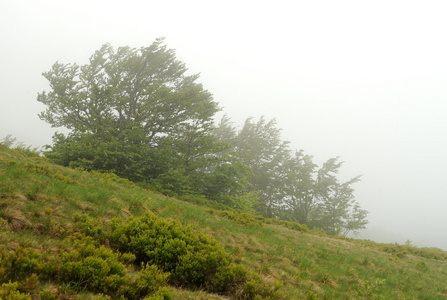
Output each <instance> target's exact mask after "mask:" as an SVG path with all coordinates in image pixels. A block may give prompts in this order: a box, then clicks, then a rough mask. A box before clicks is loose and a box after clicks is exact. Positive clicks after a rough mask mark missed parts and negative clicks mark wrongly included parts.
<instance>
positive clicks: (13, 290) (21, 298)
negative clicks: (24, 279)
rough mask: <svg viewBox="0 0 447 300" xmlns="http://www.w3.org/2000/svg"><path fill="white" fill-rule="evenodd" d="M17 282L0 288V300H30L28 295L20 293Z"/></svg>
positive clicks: (4, 284)
mask: <svg viewBox="0 0 447 300" xmlns="http://www.w3.org/2000/svg"><path fill="white" fill-rule="evenodd" d="M19 286H20V284H19V283H18V282H9V283H3V284H2V285H1V286H0V299H5V300H31V296H30V295H29V294H24V293H21V292H20V291H19V290H18V289H19Z"/></svg>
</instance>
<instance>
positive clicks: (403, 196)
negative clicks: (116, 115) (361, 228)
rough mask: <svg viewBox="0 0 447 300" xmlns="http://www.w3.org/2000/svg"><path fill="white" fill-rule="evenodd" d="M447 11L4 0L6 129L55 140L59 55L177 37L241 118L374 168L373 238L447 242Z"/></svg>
mask: <svg viewBox="0 0 447 300" xmlns="http://www.w3.org/2000/svg"><path fill="white" fill-rule="evenodd" d="M446 12H447V2H445V1H427V0H425V1H393V0H388V1H377V0H376V1H359V0H355V1H345V0H339V1H281V0H275V1H241V0H238V1H234V0H231V1H228V0H227V1H219V2H218V1H180V0H179V1H136V0H126V1H119V2H118V1H102V0H101V1H94V0H88V1H87V0H77V1H60V0H51V1H50V0H48V1H39V0H33V1H31V0H21V1H14V0H0V46H1V47H0V50H1V52H0V54H1V55H0V68H1V69H0V138H3V137H5V136H6V135H7V134H12V135H13V136H15V137H17V139H18V140H20V141H23V142H25V143H26V144H27V145H34V146H41V145H44V144H50V143H51V136H52V135H53V133H54V131H55V129H52V128H50V126H49V125H47V124H46V123H45V122H43V121H41V120H39V118H38V117H37V114H38V113H39V112H40V111H42V110H43V109H44V106H42V105H41V104H40V103H38V102H37V100H36V96H37V93H38V92H41V91H43V90H48V84H47V82H46V80H45V79H44V78H43V77H42V76H41V73H42V72H44V71H47V70H49V69H50V67H51V65H52V64H53V63H54V62H56V61H60V62H63V63H73V62H77V63H79V64H84V63H87V61H88V58H89V57H90V55H92V54H93V52H94V51H95V50H98V49H99V48H100V46H101V45H103V44H105V43H111V44H112V45H113V46H114V47H119V46H127V45H129V46H132V47H140V46H149V45H150V44H151V43H152V42H153V41H154V40H155V38H157V37H166V45H167V46H168V47H169V48H174V49H176V51H177V57H178V59H180V60H181V61H183V62H184V63H186V65H187V67H189V69H190V71H191V73H201V77H200V79H199V81H200V82H201V83H203V85H204V87H205V88H206V89H208V90H209V91H210V92H211V93H213V94H214V98H215V100H216V101H217V102H219V103H220V105H221V106H222V107H223V112H224V113H226V114H227V115H228V116H230V117H231V118H233V120H234V121H235V122H236V124H238V125H242V123H243V121H244V120H245V119H246V118H247V117H249V116H253V117H255V118H258V117H260V116H261V115H264V116H265V117H266V118H267V119H271V118H276V119H277V122H278V127H280V128H282V129H283V134H284V139H285V140H289V141H291V142H292V146H293V148H297V149H304V151H305V152H306V153H307V154H311V155H314V157H315V161H316V162H317V163H321V162H323V161H324V160H327V159H329V158H331V157H335V156H340V157H341V159H342V160H343V161H345V165H344V167H343V169H342V174H341V176H342V177H343V178H345V179H348V178H350V177H353V176H356V175H358V174H363V179H362V182H360V183H358V184H357V186H356V197H357V200H358V201H359V202H360V204H361V206H362V207H363V208H365V209H367V210H368V211H369V212H370V215H369V220H370V222H371V224H370V225H369V230H368V232H366V233H364V235H363V237H364V238H374V239H377V240H379V241H386V242H399V243H403V242H405V240H407V239H411V240H412V241H413V243H414V244H416V245H419V246H434V247H440V248H443V249H446V250H447V236H446V233H445V232H446V229H447V218H446V217H445V215H446V212H447V182H446V179H447V178H446V170H447V119H446V117H445V115H446V113H447V101H446V100H447V99H446V98H447V39H446V30H447V18H446V17H445V15H446ZM379 234H380V235H381V236H379Z"/></svg>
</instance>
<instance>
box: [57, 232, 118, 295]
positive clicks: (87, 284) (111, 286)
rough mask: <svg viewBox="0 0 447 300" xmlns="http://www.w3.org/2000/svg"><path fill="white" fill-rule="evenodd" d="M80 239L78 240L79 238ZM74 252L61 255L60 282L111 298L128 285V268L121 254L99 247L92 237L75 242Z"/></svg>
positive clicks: (75, 288)
mask: <svg viewBox="0 0 447 300" xmlns="http://www.w3.org/2000/svg"><path fill="white" fill-rule="evenodd" d="M78 238H79V236H78ZM73 246H74V249H73V250H71V251H68V252H63V253H62V254H61V265H60V269H59V271H60V279H61V281H62V282H66V283H71V284H72V285H73V287H74V290H81V289H82V288H86V289H88V290H90V291H94V292H99V293H106V294H110V293H113V292H115V291H117V290H118V289H119V288H120V287H121V286H122V285H123V284H125V283H126V278H125V275H126V270H125V265H124V264H123V263H122V262H121V261H120V256H119V254H117V253H115V252H113V251H112V250H111V249H110V248H107V247H105V246H99V247H98V245H96V244H95V243H94V242H93V239H92V238H91V237H83V238H80V239H78V240H74V241H73Z"/></svg>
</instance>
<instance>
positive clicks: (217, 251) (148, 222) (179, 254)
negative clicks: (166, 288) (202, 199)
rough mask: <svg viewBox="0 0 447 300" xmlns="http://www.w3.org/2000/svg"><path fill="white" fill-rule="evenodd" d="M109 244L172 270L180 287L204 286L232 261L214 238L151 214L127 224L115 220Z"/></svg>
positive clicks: (138, 260) (164, 268)
mask: <svg viewBox="0 0 447 300" xmlns="http://www.w3.org/2000/svg"><path fill="white" fill-rule="evenodd" d="M110 244H111V245H112V247H115V249H117V250H119V251H120V252H132V253H133V254H135V256H136V262H137V263H141V262H144V263H149V264H154V265H157V266H158V267H159V268H161V270H163V271H164V272H169V273H171V277H170V281H171V282H172V283H174V284H176V285H179V286H180V285H182V286H191V287H204V286H206V285H207V284H208V281H209V278H213V277H214V275H215V273H216V270H217V269H218V268H219V267H220V266H225V265H229V264H230V263H231V260H232V259H231V257H230V255H229V254H228V253H226V252H225V250H224V249H223V248H222V247H220V246H219V245H218V244H217V241H216V240H214V239H213V238H211V237H209V236H206V235H204V234H202V233H198V234H196V233H194V231H193V229H192V227H190V226H186V227H185V226H182V225H181V224H180V223H178V222H176V221H173V220H165V219H161V218H158V217H156V216H155V215H153V214H151V213H146V214H145V215H143V216H142V217H140V218H138V219H137V218H130V219H129V220H128V221H127V222H126V223H123V222H122V221H121V220H118V219H115V220H113V221H112V232H111V235H110Z"/></svg>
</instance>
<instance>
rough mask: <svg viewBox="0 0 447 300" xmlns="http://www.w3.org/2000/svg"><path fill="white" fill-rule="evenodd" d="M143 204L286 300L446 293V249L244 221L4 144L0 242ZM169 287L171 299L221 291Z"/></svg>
mask: <svg viewBox="0 0 447 300" xmlns="http://www.w3.org/2000/svg"><path fill="white" fill-rule="evenodd" d="M147 210H150V211H152V212H154V213H155V214H157V215H158V216H161V217H166V218H173V219H177V220H179V221H181V222H182V223H183V224H191V225H192V226H193V227H194V228H196V229H197V230H198V231H202V232H207V233H208V234H210V235H212V236H214V237H215V238H216V239H217V240H218V241H219V243H220V244H221V245H222V246H223V247H224V248H225V249H226V250H227V251H228V252H229V253H231V254H233V255H234V256H235V257H236V258H237V261H239V262H241V263H243V264H245V265H246V266H248V267H249V268H251V269H252V270H254V271H255V272H257V273H259V274H260V275H261V276H262V277H263V278H264V279H265V280H267V281H269V280H271V281H273V280H275V279H278V280H281V281H282V283H283V284H284V287H283V289H282V291H283V293H284V294H285V295H286V298H287V299H302V298H306V297H309V298H312V295H316V296H317V297H318V299H323V298H326V299H360V298H364V299H374V298H373V296H381V297H383V298H384V299H444V298H447V284H446V282H447V253H446V252H444V251H441V250H439V249H417V248H412V247H400V246H396V245H383V244H377V243H373V242H362V241H356V240H349V239H336V238H332V237H328V236H324V235H317V234H309V233H302V232H300V231H296V230H290V229H287V228H285V227H282V226H279V225H269V224H263V225H251V226H246V225H240V224H238V223H235V222H233V221H231V220H229V219H226V218H224V217H220V216H219V215H218V214H215V213H214V214H212V213H210V211H209V209H207V208H205V207H201V206H197V205H195V204H191V203H187V202H183V201H179V200H176V199H173V198H169V197H165V196H162V195H159V194H157V193H153V192H150V191H147V190H143V189H140V188H138V187H136V186H134V185H132V184H131V183H129V182H126V181H125V180H119V179H117V178H116V177H113V176H111V177H107V176H103V175H99V174H91V173H88V172H83V171H78V170H72V169H68V168H63V167H60V166H56V165H52V164H50V163H48V162H47V161H46V160H45V159H43V158H40V157H36V156H33V155H30V153H29V152H27V151H20V150H11V149H7V148H6V147H4V146H2V145H1V144H0V218H1V219H0V245H2V246H3V247H4V248H6V249H8V250H12V249H15V247H16V246H17V245H21V246H27V247H34V248H36V249H40V250H42V249H44V250H49V251H57V249H58V247H59V246H60V245H61V240H60V239H59V238H58V236H57V232H59V231H60V228H66V229H68V228H70V227H71V224H72V219H71V216H72V215H73V214H74V213H83V214H88V215H89V216H92V217H97V218H101V219H106V220H109V219H111V218H112V217H121V218H127V217H129V216H131V215H135V216H138V215H141V214H142V213H144V212H145V211H147ZM421 255H423V256H425V257H428V256H432V257H434V256H436V257H437V259H428V258H425V257H422V256H421ZM382 279H384V280H385V281H384V282H383V283H382V284H380V285H377V286H376V281H377V280H382ZM171 290H172V292H173V296H174V298H176V299H220V298H222V297H219V296H217V295H209V294H206V293H204V292H201V291H185V290H181V289H176V288H171ZM361 294H363V296H360V295H361ZM85 297H87V296H85ZM315 299H316V298H315Z"/></svg>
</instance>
